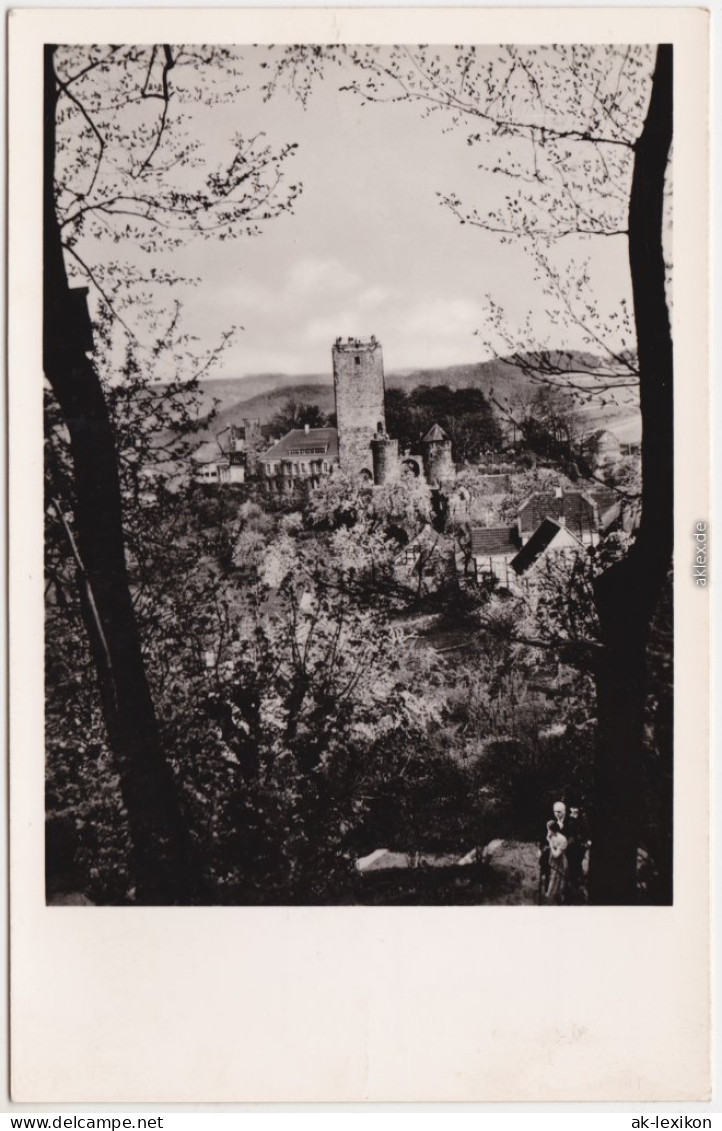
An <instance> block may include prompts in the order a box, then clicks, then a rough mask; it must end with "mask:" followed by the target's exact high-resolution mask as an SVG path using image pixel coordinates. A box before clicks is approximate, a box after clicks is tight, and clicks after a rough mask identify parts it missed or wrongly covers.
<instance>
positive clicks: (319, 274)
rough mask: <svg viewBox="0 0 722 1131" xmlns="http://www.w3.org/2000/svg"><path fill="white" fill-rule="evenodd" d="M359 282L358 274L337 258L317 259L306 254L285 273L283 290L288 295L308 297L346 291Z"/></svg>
mask: <svg viewBox="0 0 722 1131" xmlns="http://www.w3.org/2000/svg"><path fill="white" fill-rule="evenodd" d="M359 283H360V279H359V277H358V275H357V274H356V273H355V272H354V271H351V270H350V269H349V268H348V267H346V266H345V265H344V264H343V263H341V262H340V260H338V259H317V258H314V257H312V256H307V257H306V258H305V259H300V260H299V261H298V263H294V264H293V266H292V267H290V268H289V270H288V272H287V274H286V284H285V290H286V291H287V292H288V293H289V294H290V295H299V296H300V297H302V298H304V297H308V298H310V297H311V296H314V295H319V294H323V293H324V291H328V292H329V293H334V292H338V291H348V290H351V288H352V287H357V286H358V285H359Z"/></svg>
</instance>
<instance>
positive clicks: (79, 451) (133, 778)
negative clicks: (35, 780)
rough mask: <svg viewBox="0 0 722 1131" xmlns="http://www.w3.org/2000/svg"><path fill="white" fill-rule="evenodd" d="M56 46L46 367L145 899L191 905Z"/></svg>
mask: <svg viewBox="0 0 722 1131" xmlns="http://www.w3.org/2000/svg"><path fill="white" fill-rule="evenodd" d="M54 52H55V48H54V47H52V46H46V47H45V61H44V87H45V91H44V93H45V101H44V113H45V122H44V173H43V176H44V186H43V187H44V202H43V213H44V216H43V220H44V233H43V236H44V262H43V366H44V371H45V376H46V377H47V380H48V381H49V383H50V385H51V388H52V390H53V393H54V394H55V397H56V399H57V401H58V404H59V406H60V409H61V411H62V414H63V418H64V421H65V424H66V426H67V429H68V432H69V435H70V447H71V453H72V460H73V471H74V483H73V486H74V501H73V506H74V517H75V531H76V535H77V548H78V554H79V558H80V561H81V563H82V569H83V572H84V577H83V578H81V579H80V580H81V590H82V592H81V596H82V597H83V600H82V603H81V605H82V609H83V617H84V621H85V624H86V628H87V631H88V637H89V641H90V646H91V651H92V655H93V659H94V661H95V666H96V670H97V673H98V682H99V686H100V694H101V700H102V707H103V714H104V719H105V724H106V728H107V733H108V741H109V743H110V746H111V749H112V751H113V755H114V761H115V766H116V769H117V772H118V775H119V778H120V787H121V792H122V796H123V801H124V804H125V807H126V809H127V812H128V823H129V827H130V834H131V839H132V859H131V868H132V871H133V874H134V877H135V882H136V892H137V899H138V900H139V902H142V903H146V904H168V903H179V902H186V901H187V895H188V891H187V885H188V838H187V831H186V828H185V824H184V821H183V819H182V815H181V811H180V808H179V805H178V800H177V797H176V793H175V788H174V783H173V778H172V774H171V770H170V767H169V765H168V763H167V762H166V760H165V758H164V755H163V751H162V748H161V743H160V737H159V733H158V726H157V721H156V717H155V711H154V708H153V702H152V699H151V695H150V690H149V687H148V682H147V679H146V675H145V670H144V665H143V658H142V653H141V646H140V638H139V634H138V628H137V624H136V620H135V613H134V609H133V604H132V600H131V594H130V588H129V583H128V575H127V569H126V562H125V548H124V542H123V525H122V504H121V492H120V483H119V478H118V461H117V453H116V447H115V439H114V435H113V427H112V423H111V421H110V418H109V415H108V409H107V405H106V403H105V398H104V396H103V390H102V386H101V383H100V379H99V377H98V374H97V372H96V369H95V366H94V364H93V362H92V361H91V360H90V358H89V357H88V356H87V355H88V352H90V349H91V348H92V343H91V342H89V341H88V324H87V319H86V318H84V315H83V310H82V306H81V308H80V309H79V304H78V302H77V299H78V298H79V297H80V298H81V299H83V300H84V293H83V292H82V291H78V290H77V289H76V290H73V289H71V287H70V286H69V283H68V277H67V273H66V269H65V262H64V257H63V249H62V243H61V233H60V228H59V225H58V220H57V214H56V209H55V152H56V125H55V122H56V101H57V78H56V74H55V66H54Z"/></svg>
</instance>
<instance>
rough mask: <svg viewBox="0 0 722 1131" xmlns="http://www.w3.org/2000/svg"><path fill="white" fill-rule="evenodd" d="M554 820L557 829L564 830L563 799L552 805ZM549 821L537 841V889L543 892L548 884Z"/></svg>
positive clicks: (564, 808) (565, 808)
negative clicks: (542, 834)
mask: <svg viewBox="0 0 722 1131" xmlns="http://www.w3.org/2000/svg"><path fill="white" fill-rule="evenodd" d="M552 813H553V814H554V820H555V821H556V823H557V825H558V826H559V831H560V832H563V831H564V826H565V824H566V819H567V807H566V805H565V804H564V802H563V801H555V802H554V804H553V806H552ZM548 838H549V822H548V821H547V827H546V829H545V830H544V836H543V837H542V839H541V840H540V841H539V891H540V893H541V892H545V891H546V889H547V887H548V886H549V839H548Z"/></svg>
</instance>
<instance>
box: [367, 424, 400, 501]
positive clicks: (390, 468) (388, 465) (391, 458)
mask: <svg viewBox="0 0 722 1131" xmlns="http://www.w3.org/2000/svg"><path fill="white" fill-rule="evenodd" d="M371 457H372V459H373V467H374V485H375V486H376V487H382V486H383V485H384V483H392V482H393V481H394V480H395V479H397V478H398V475H399V441H398V440H392V439H391V438H390V437H389V436H387V435H386V433H385V432H383V431H381V430H380V429H377V431H376V432H374V435H373V439H372V440H371Z"/></svg>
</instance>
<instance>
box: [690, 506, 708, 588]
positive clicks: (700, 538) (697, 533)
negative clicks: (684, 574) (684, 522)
mask: <svg viewBox="0 0 722 1131" xmlns="http://www.w3.org/2000/svg"><path fill="white" fill-rule="evenodd" d="M708 534H709V531H708V524H707V523H706V522H696V523H695V524H694V531H693V532H692V537H693V538H694V542H695V547H694V567H693V569H692V576H693V578H694V583H695V585H699V586H700V587H701V588H702V589H706V587H707V559H708V557H709V538H708Z"/></svg>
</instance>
